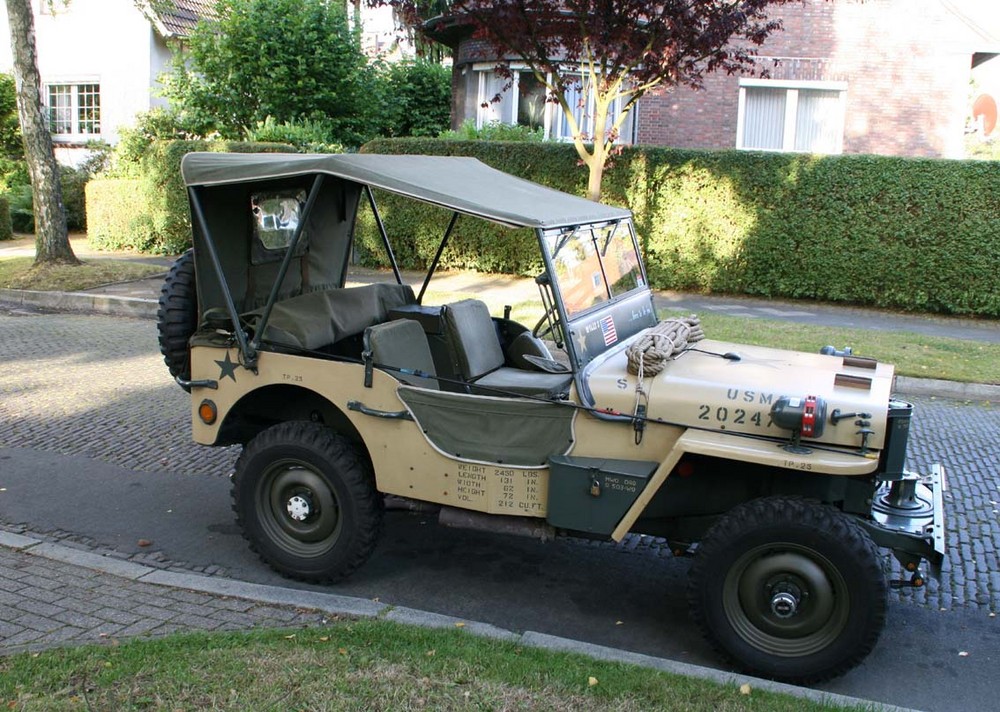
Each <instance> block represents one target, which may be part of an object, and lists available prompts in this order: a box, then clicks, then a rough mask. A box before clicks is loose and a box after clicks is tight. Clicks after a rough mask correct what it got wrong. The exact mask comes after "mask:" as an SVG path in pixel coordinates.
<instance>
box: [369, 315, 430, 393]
mask: <svg viewBox="0 0 1000 712" xmlns="http://www.w3.org/2000/svg"><path fill="white" fill-rule="evenodd" d="M365 350H366V351H368V352H369V353H370V354H371V355H372V360H373V361H374V362H375V366H376V367H378V366H390V367H392V368H401V369H406V370H408V371H420V372H421V373H426V374H429V375H431V376H434V375H437V374H436V372H435V370H434V359H433V358H432V357H431V349H430V346H428V344H427V335H426V334H424V329H423V327H422V326H420V324H418V323H417V322H415V321H411V320H410V319H397V320H396V321H387V322H385V323H384V324H377V325H376V326H371V327H369V328H368V329H366V330H365ZM389 372H390V373H391V374H392V375H393V376H394V377H395V378H397V379H398V380H400V381H403V382H404V383H409V384H410V385H412V386H421V387H423V388H437V387H438V384H437V381H436V380H435V379H433V378H426V377H423V376H418V375H416V374H414V373H400V372H398V371H389Z"/></svg>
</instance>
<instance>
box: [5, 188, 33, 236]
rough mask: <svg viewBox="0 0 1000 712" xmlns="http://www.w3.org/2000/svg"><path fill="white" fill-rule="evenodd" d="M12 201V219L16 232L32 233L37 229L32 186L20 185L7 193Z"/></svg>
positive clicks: (8, 198)
mask: <svg viewBox="0 0 1000 712" xmlns="http://www.w3.org/2000/svg"><path fill="white" fill-rule="evenodd" d="M7 200H8V201H10V220H11V223H12V225H13V227H14V232H20V233H26V234H29V235H30V234H31V233H33V232H34V231H35V213H34V210H33V206H32V202H33V201H32V197H31V186H30V185H18V186H15V187H14V188H13V189H12V190H11V191H10V192H8V193H7Z"/></svg>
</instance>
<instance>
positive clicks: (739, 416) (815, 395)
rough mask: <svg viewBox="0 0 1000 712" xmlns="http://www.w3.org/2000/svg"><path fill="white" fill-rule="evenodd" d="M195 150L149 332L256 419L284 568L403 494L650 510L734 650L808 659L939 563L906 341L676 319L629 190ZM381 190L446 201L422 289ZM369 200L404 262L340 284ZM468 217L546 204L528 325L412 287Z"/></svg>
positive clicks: (529, 517) (605, 522) (445, 517)
mask: <svg viewBox="0 0 1000 712" xmlns="http://www.w3.org/2000/svg"><path fill="white" fill-rule="evenodd" d="M182 173H183V176H184V180H185V182H186V184H187V186H188V193H189V198H190V204H191V213H192V216H193V245H194V246H193V250H192V251H191V252H189V253H188V254H186V255H185V256H183V257H182V258H181V259H180V260H179V261H178V262H177V264H176V265H175V266H174V268H173V269H172V270H171V272H170V274H169V275H168V278H167V281H166V284H165V285H164V289H163V293H162V297H161V300H160V313H159V328H160V345H161V349H162V351H163V353H164V356H165V358H166V361H167V364H168V366H169V367H170V369H171V371H172V373H173V375H174V376H175V377H176V380H177V382H178V383H179V384H180V385H181V386H183V387H184V388H185V389H187V390H189V391H190V393H191V417H192V423H193V433H194V439H195V440H196V441H197V442H199V443H202V444H204V445H214V446H221V445H230V444H240V445H242V446H243V451H242V454H241V456H240V457H239V460H238V462H237V465H236V468H235V473H234V474H233V477H232V498H233V508H234V510H235V512H236V518H237V520H238V522H239V524H240V526H241V528H242V531H243V533H244V535H245V537H246V538H247V539H248V540H249V543H250V545H251V547H252V548H253V549H254V550H255V551H256V552H257V553H258V554H259V555H260V557H261V558H262V559H263V560H264V561H266V562H267V563H268V564H269V565H271V566H272V567H274V568H275V569H276V570H277V571H279V572H281V573H282V574H285V575H287V576H290V577H294V578H297V579H302V580H306V581H313V582H334V581H337V580H338V579H342V578H343V577H345V576H347V575H348V574H350V573H351V572H352V571H353V570H355V569H356V568H357V567H358V566H360V565H361V564H363V563H364V562H365V561H366V560H367V559H368V557H369V556H370V555H371V554H372V551H373V550H374V548H375V546H376V544H377V541H378V537H379V533H380V530H381V526H382V519H383V510H384V501H385V499H386V497H388V496H393V497H396V498H405V500H406V501H409V502H417V503H420V504H421V506H424V507H425V508H426V507H432V508H434V510H436V511H438V512H440V518H441V520H442V521H445V522H450V523H453V524H459V525H464V526H469V527H480V528H486V529H491V528H492V529H496V530H501V531H505V532H517V533H525V534H531V535H535V536H541V537H543V538H544V537H547V536H552V535H560V534H567V535H572V536H579V537H590V538H599V539H606V540H612V541H621V540H622V539H623V538H624V537H626V535H633V536H637V535H649V536H655V537H660V538H662V539H663V540H665V541H667V542H669V545H670V546H671V548H672V550H673V551H674V552H675V553H676V554H677V555H682V556H692V557H693V562H692V565H691V569H690V583H689V589H688V590H689V599H690V605H691V609H692V614H693V617H694V619H695V620H696V621H697V623H698V624H699V626H700V627H701V629H702V631H703V632H704V633H705V635H706V636H707V637H708V639H709V640H710V641H711V642H712V643H713V644H714V646H715V647H716V648H717V649H718V650H719V651H720V652H721V653H722V654H723V655H724V656H725V657H726V658H727V659H729V660H730V661H732V662H734V663H735V664H736V665H738V666H739V667H741V668H743V669H745V670H748V671H750V672H753V673H756V674H760V675H764V676H767V677H772V678H776V679H782V680H790V681H799V682H808V681H818V680H821V679H824V678H828V677H831V676H834V675H838V674H840V673H842V672H844V671H846V670H847V669H849V668H850V667H852V666H854V665H855V664H857V663H858V662H859V661H860V660H862V659H863V658H864V656H865V655H866V654H867V653H868V652H869V651H870V650H871V649H872V647H873V646H874V645H875V643H876V641H877V639H878V636H879V634H880V632H881V630H882V628H883V625H884V620H885V616H886V608H887V600H888V591H889V589H890V587H891V586H896V587H899V586H920V585H923V584H924V581H925V573H924V571H923V570H922V569H921V566H922V565H923V564H924V563H927V564H929V565H930V566H931V567H934V566H936V565H938V564H940V562H941V560H942V556H943V551H944V523H943V514H942V499H941V497H942V494H941V493H942V488H943V486H944V481H943V479H944V472H943V470H941V469H940V468H938V467H937V466H935V468H934V469H933V471H932V472H931V473H930V474H928V475H925V476H920V475H917V474H914V473H911V472H909V471H908V470H906V469H905V458H906V448H907V437H908V430H909V424H910V419H911V416H912V410H913V408H912V406H911V405H910V404H909V403H906V402H903V401H900V400H897V399H895V398H893V397H892V388H893V367H892V366H890V365H887V364H884V363H877V362H876V361H874V360H871V359H867V358H862V357H858V356H854V355H852V354H849V353H843V352H836V351H834V352H832V353H795V352H790V351H783V350H777V349H772V348H763V347H759V346H746V345H738V344H733V343H723V342H720V341H715V340H712V339H709V338H704V336H705V335H704V334H703V333H702V332H701V328H700V325H699V324H698V321H697V319H696V318H685V319H672V320H664V321H661V320H660V319H659V317H658V315H657V312H656V310H655V309H654V302H653V295H652V292H651V290H650V288H649V286H648V282H647V277H646V272H645V268H644V265H643V261H642V258H641V254H640V250H639V246H638V245H639V243H638V240H637V236H636V234H635V230H634V227H633V223H632V219H631V214H630V213H629V211H628V210H625V209H622V208H617V207H611V206H607V205H602V204H598V203H594V202H590V201H587V200H584V199H582V198H578V197H575V196H571V195H567V194H564V193H561V192H558V191H555V190H551V189H548V188H545V187H542V186H539V185H537V184H534V183H530V182H528V181H524V180H521V179H519V178H515V177H513V176H510V175H507V174H505V173H502V172H499V171H497V170H494V169H492V168H489V167H487V166H486V165H484V164H482V163H480V162H479V161H477V160H475V159H471V158H456V157H431V156H386V155H322V156H319V155H281V154H257V155H237V154H215V153H192V154H189V155H187V156H186V157H185V158H184V160H183V163H182ZM386 194H394V196H402V197H404V198H406V199H410V200H413V201H417V202H419V203H425V204H429V205H431V206H436V207H437V208H442V209H444V212H442V214H443V215H450V220H448V221H447V224H443V225H442V238H441V241H440V246H439V248H438V250H437V254H436V256H435V257H434V259H433V261H432V262H431V264H430V266H429V270H428V272H427V276H426V278H425V279H424V281H423V283H422V285H421V286H420V289H419V290H418V291H416V292H415V291H414V289H413V288H411V287H410V286H408V285H407V284H404V282H403V280H402V279H401V277H400V272H399V269H398V266H397V263H396V260H395V257H394V253H393V246H392V245H393V243H392V240H391V239H390V236H389V232H390V231H389V229H388V228H387V226H386V225H385V223H384V221H383V219H382V217H381V213H380V211H379V205H378V203H377V201H376V198H377V196H378V197H382V199H383V200H384V199H385V198H384V196H385V195H386ZM394 199H395V198H394ZM362 210H363V211H370V212H366V214H367V215H370V216H372V218H373V219H372V220H371V224H373V225H374V226H375V227H376V228H377V231H378V235H379V239H380V240H381V243H382V247H384V250H385V258H386V260H387V262H388V264H389V265H391V267H392V278H389V277H387V279H386V281H385V283H376V284H368V285H364V286H356V287H351V288H345V284H346V273H347V271H348V267H349V265H350V264H351V261H352V256H353V251H354V239H355V231H356V221H357V218H358V215H359V211H362ZM460 220H461V221H465V220H487V221H491V222H493V223H496V224H498V225H501V226H505V227H509V228H526V229H527V230H529V231H533V233H534V235H535V236H536V237H537V241H538V248H539V251H540V255H541V262H542V263H543V264H544V271H543V272H542V273H541V274H540V275H538V278H537V280H536V281H537V283H538V288H539V291H540V298H541V302H542V304H543V310H542V311H543V313H542V314H541V315H540V318H539V320H538V323H537V324H535V325H534V328H528V327H527V326H525V325H523V324H521V323H518V322H517V321H515V320H513V319H511V318H510V313H509V310H506V311H505V313H504V314H503V315H502V316H501V315H491V313H490V311H489V309H488V308H487V306H486V305H485V304H484V303H483V302H481V301H477V300H474V299H464V300H459V301H455V302H452V303H447V304H428V303H426V302H425V300H424V296H425V294H426V291H427V287H428V284H429V283H430V280H431V278H432V276H433V275H434V272H435V269H436V267H437V265H438V262H439V260H440V257H441V254H442V251H443V250H444V249H445V247H446V246H447V244H448V242H449V238H450V237H451V234H452V232H453V231H454V228H455V225H456V223H457V222H458V221H460ZM390 227H391V226H390ZM503 232H505V231H503ZM522 234H523V233H522ZM386 274H387V275H388V272H387V273H386ZM828 351H829V350H828ZM880 547H882V548H884V549H887V550H889V551H891V553H892V554H893V555H894V556H895V558H896V560H897V561H898V565H896V566H895V567H894V570H895V571H897V572H898V573H897V574H896V579H897V580H893V581H889V580H888V579H889V575H888V574H887V572H888V571H890V570H892V569H893V567H890V566H889V565H888V563H889V559H888V557H887V556H885V555H883V554H882V553H881V552H880Z"/></svg>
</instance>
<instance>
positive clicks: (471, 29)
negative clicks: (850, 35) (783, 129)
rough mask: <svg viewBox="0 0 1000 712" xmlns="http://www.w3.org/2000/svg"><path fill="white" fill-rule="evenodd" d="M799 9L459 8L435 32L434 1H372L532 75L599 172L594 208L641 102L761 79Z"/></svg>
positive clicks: (586, 3)
mask: <svg viewBox="0 0 1000 712" xmlns="http://www.w3.org/2000/svg"><path fill="white" fill-rule="evenodd" d="M790 1H792V0H664V1H661V2H650V1H649V0H561V1H559V0H452V1H451V2H450V4H449V7H448V9H447V11H446V13H445V15H444V16H442V17H440V18H435V19H433V20H431V21H429V22H425V21H424V19H425V18H426V17H427V8H428V5H429V3H428V2H427V0H368V2H370V3H371V4H373V5H391V6H393V7H394V8H395V9H396V10H397V12H398V14H399V16H401V17H403V18H405V19H406V20H407V22H409V23H410V24H411V25H414V26H416V27H417V28H418V31H422V32H423V33H425V34H429V35H430V36H431V37H434V36H435V35H436V34H437V33H439V32H440V30H441V28H442V27H443V26H449V27H460V28H465V29H466V31H467V32H468V33H471V37H472V38H473V39H477V40H480V41H482V42H483V43H484V44H485V45H486V47H488V51H489V53H490V58H491V59H497V58H500V59H501V60H502V61H500V62H499V63H498V65H497V68H496V70H495V71H496V72H497V73H498V74H500V75H501V76H505V77H507V78H508V79H510V78H511V76H512V74H511V70H510V69H509V67H508V65H507V63H506V61H507V60H516V61H520V62H521V63H523V64H524V65H526V66H527V68H528V70H530V71H531V72H532V73H533V74H534V76H535V78H536V79H537V80H538V81H539V82H540V83H541V84H542V85H544V86H545V87H546V89H547V90H548V97H549V100H550V101H554V102H556V103H558V104H559V106H560V107H562V110H563V113H564V114H565V118H566V121H567V124H568V126H569V128H570V132H571V134H572V137H573V144H574V145H575V146H576V150H577V152H578V153H579V154H580V158H581V159H582V160H583V162H584V163H585V164H586V165H587V167H588V169H589V170H590V180H589V183H588V197H590V198H591V199H592V200H599V199H600V196H601V179H602V178H603V175H604V166H605V164H606V162H607V159H608V156H609V152H610V150H611V149H612V147H613V146H614V143H615V141H616V140H617V139H618V136H619V131H620V130H621V127H622V124H623V123H624V121H625V119H626V117H627V116H628V113H629V112H630V111H631V109H632V108H633V107H634V106H635V103H636V102H637V101H638V100H639V98H640V97H642V96H643V94H645V93H646V92H648V91H649V90H651V89H653V88H655V87H660V86H665V87H675V86H688V87H693V88H699V87H700V86H701V84H702V81H703V79H704V76H705V75H706V74H707V73H709V72H714V71H719V70H721V71H725V72H728V73H730V74H732V73H737V72H744V71H750V70H752V69H753V62H754V55H755V53H756V47H757V46H759V45H760V44H762V43H763V42H764V40H765V39H767V37H768V36H769V35H770V34H771V33H772V32H775V31H776V30H779V29H780V28H781V21H780V20H779V19H776V18H773V17H772V16H770V15H769V14H768V9H769V8H770V6H772V5H783V4H785V3H786V2H790ZM571 97H580V98H579V99H571ZM571 101H573V105H571V103H570V102H571ZM618 101H620V102H621V106H622V110H621V111H620V112H619V113H618V114H617V115H615V114H614V113H613V112H612V107H613V106H614V105H615V103H616V102H618ZM581 106H582V107H584V113H586V114H587V121H586V123H585V124H584V125H581V124H583V123H584V122H581V121H579V120H578V117H579V116H580V115H581V112H580V111H579V109H580V108H581ZM588 125H589V126H591V127H596V128H593V129H592V130H591V131H590V132H588V130H587V126H588ZM602 127H603V128H602Z"/></svg>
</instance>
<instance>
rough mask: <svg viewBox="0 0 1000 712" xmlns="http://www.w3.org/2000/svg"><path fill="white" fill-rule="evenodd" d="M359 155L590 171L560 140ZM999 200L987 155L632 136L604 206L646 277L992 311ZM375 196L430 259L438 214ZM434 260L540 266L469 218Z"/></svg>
mask: <svg viewBox="0 0 1000 712" xmlns="http://www.w3.org/2000/svg"><path fill="white" fill-rule="evenodd" d="M362 150H363V152H368V153H425V154H439V155H469V156H475V157H477V158H479V159H480V160H482V161H483V162H485V163H487V164H489V165H491V166H493V167H495V168H498V169H501V170H504V171H507V172H508V173H513V174H514V175H518V176H521V177H524V178H527V179H529V180H534V181H536V182H539V183H542V184H545V185H549V186H551V187H553V188H557V189H559V190H564V191H566V192H570V193H575V194H577V195H584V193H585V185H586V179H587V175H586V171H585V170H583V169H582V168H581V167H580V166H579V165H578V159H577V155H576V152H575V150H574V149H573V147H572V146H568V145H564V144H550V143H542V144H527V145H526V144H523V143H522V144H519V143H513V142H496V141H492V142H482V141H478V142H477V141H434V140H412V139H411V140H393V139H381V140H377V141H373V142H371V143H369V144H367V145H366V146H364V147H363V149H362ZM996 196H1000V170H998V166H997V164H996V163H993V162H988V161H953V160H941V159H913V158H895V157H884V156H822V157H820V156H809V155H802V154H772V153H755V152H748V151H698V150H678V149H666V148H645V147H634V148H631V147H629V148H625V149H624V150H623V151H622V153H621V154H620V155H618V156H616V157H615V158H614V160H613V163H612V164H611V165H609V167H608V170H607V173H606V175H605V180H604V200H605V202H608V203H611V204H616V205H622V206H625V207H628V208H629V209H631V210H632V212H633V213H634V215H635V223H636V228H637V231H638V234H639V235H640V241H641V243H640V244H641V246H642V248H643V251H644V252H645V255H646V263H647V269H648V271H649V278H650V283H651V285H652V286H654V287H657V288H661V289H683V290H692V291H703V292H725V293H733V294H752V295H758V296H763V297H785V298H798V299H818V300H825V301H831V302H843V303H852V304H864V305H870V306H876V307H885V308H892V309H904V310H916V311H927V312H939V313H953V314H974V315H980V316H990V317H997V316H1000V271H998V270H997V269H996V257H995V256H996V255H997V254H1000V232H998V231H997V229H996V227H995V226H996V224H997V221H998V219H1000V202H998V198H997V197H996ZM379 201H380V206H379V207H380V209H381V210H382V212H383V215H384V217H385V218H386V227H387V229H388V230H389V233H390V238H392V239H393V240H394V247H395V248H396V254H397V258H398V259H399V260H400V262H401V264H403V265H404V266H407V267H422V266H424V265H425V264H426V263H428V262H429V261H430V259H431V257H432V256H433V247H436V245H437V242H436V240H439V239H440V236H441V234H442V233H443V231H444V226H445V225H446V224H447V215H445V214H444V211H440V210H437V211H435V210H433V209H430V208H426V207H423V206H417V207H413V206H412V205H410V204H409V201H405V200H404V199H395V198H393V197H391V196H384V195H380V196H379ZM368 222H370V218H369V220H368ZM474 222H475V223H479V224H477V225H475V226H474V227H473V223H474ZM400 242H401V243H402V244H401V246H400V247H396V246H397V244H398V243H400ZM359 244H360V247H361V252H362V256H363V259H364V260H365V261H366V262H368V263H373V264H378V263H384V258H383V257H382V252H383V250H382V248H381V241H380V240H379V239H378V236H377V233H375V232H374V230H373V227H372V226H371V225H366V224H363V225H362V226H361V229H360V230H359ZM432 246H433V247H432ZM442 262H443V264H444V266H451V267H464V268H471V269H480V270H487V271H503V272H513V273H519V274H529V275H530V274H532V273H533V272H535V271H537V269H538V268H539V264H538V248H537V245H536V243H535V241H534V237H533V236H531V235H526V234H523V231H521V232H511V231H509V230H504V229H503V228H499V227H495V226H490V225H488V224H485V223H482V221H473V220H465V219H459V221H458V223H457V225H456V229H455V234H454V235H453V238H452V244H451V247H449V249H448V250H446V251H445V255H444V259H443V260H442Z"/></svg>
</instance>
